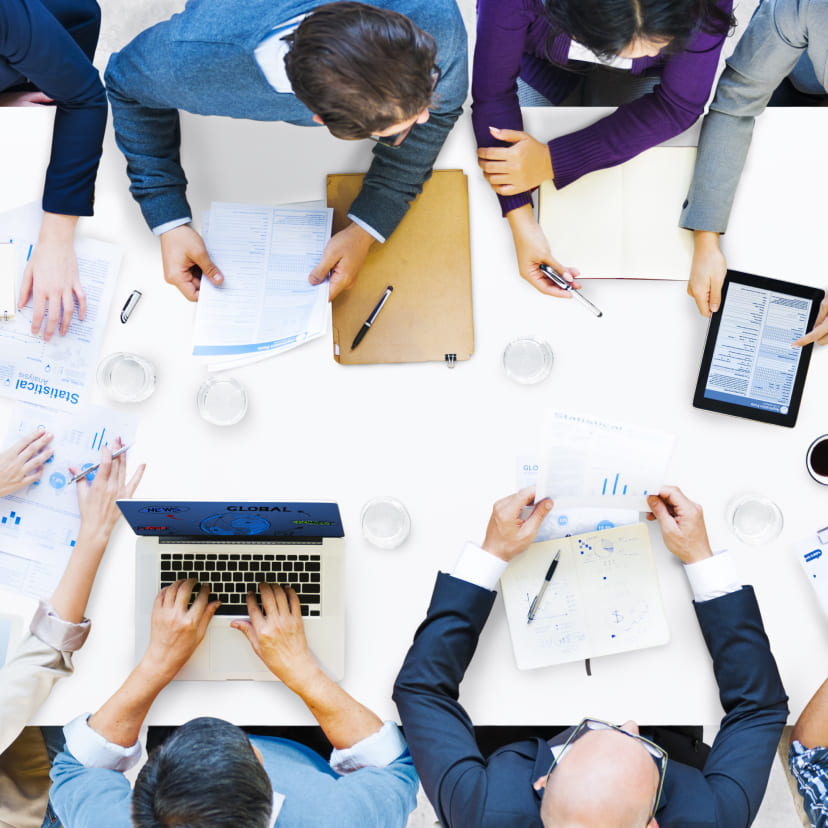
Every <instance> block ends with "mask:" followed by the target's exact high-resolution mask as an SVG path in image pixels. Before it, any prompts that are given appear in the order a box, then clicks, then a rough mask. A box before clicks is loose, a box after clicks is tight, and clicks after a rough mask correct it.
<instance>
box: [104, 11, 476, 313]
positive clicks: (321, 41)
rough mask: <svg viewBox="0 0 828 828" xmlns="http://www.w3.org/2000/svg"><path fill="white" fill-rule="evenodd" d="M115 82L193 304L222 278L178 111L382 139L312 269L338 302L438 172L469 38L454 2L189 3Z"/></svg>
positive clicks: (129, 138) (119, 109) (140, 172)
mask: <svg viewBox="0 0 828 828" xmlns="http://www.w3.org/2000/svg"><path fill="white" fill-rule="evenodd" d="M105 80H106V85H107V89H108V92H109V98H110V102H111V105H112V113H113V119H114V123H115V136H116V140H117V142H118V146H119V147H120V148H121V150H122V151H123V153H124V155H126V157H127V172H128V174H129V177H130V180H131V188H130V189H131V191H132V194H133V196H134V197H135V199H136V200H137V201H138V203H139V204H140V206H141V210H142V212H143V214H144V218H145V219H146V221H147V224H149V226H150V228H151V229H152V231H153V232H154V233H155V234H156V235H159V236H160V237H161V251H162V258H163V262H164V277H165V279H166V280H167V281H168V282H170V283H171V284H174V285H176V287H178V289H179V290H180V291H181V292H182V293H183V294H184V295H185V296H186V297H187V298H188V299H190V300H196V299H197V298H198V290H199V285H200V279H201V276H202V275H203V276H206V277H207V278H208V279H209V280H210V281H211V282H213V283H214V284H220V283H221V281H222V278H223V277H222V274H221V273H219V271H218V268H216V266H215V265H214V264H213V262H212V261H210V257H209V255H208V254H207V251H206V249H205V247H204V242H203V241H202V239H201V237H200V236H199V235H198V233H196V232H195V230H193V229H192V227H191V225H190V222H191V219H192V211H191V210H190V207H189V205H188V203H187V199H186V193H185V191H186V183H187V182H186V178H185V176H184V171H183V170H182V168H181V164H180V160H179V144H180V131H179V122H178V111H177V110H179V109H183V110H185V111H187V112H193V113H196V114H201V115H227V116H230V117H233V118H249V119H254V120H259V121H285V122H287V123H291V124H296V125H300V126H315V125H324V126H327V127H328V129H329V130H330V132H331V133H332V134H333V135H335V136H336V137H338V138H344V139H346V140H350V139H360V138H373V139H374V140H375V141H376V146H375V148H374V158H373V161H372V163H371V167H370V169H369V170H368V173H367V175H366V176H365V181H364V183H363V187H362V191H361V192H360V194H359V195H358V196H357V198H356V200H355V201H354V203H353V204H352V205H351V209H350V212H349V214H348V217H349V218H350V219H351V224H349V225H348V226H347V227H346V228H345V229H344V230H342V231H340V232H339V233H337V234H336V235H334V237H333V238H332V239H331V241H330V242H329V243H328V246H327V247H326V248H325V251H324V253H323V255H322V259H321V261H320V262H319V264H318V265H317V266H316V267H315V268H314V269H313V271H312V272H311V274H310V281H311V283H313V284H318V283H319V282H322V281H323V280H324V279H325V278H326V277H327V276H328V275H330V298H331V299H333V298H334V297H335V296H336V295H337V294H338V293H339V292H340V291H341V290H343V289H345V288H348V287H350V286H351V285H352V284H353V282H354V280H355V279H356V277H357V274H358V273H359V270H360V267H361V266H362V264H363V262H364V261H365V257H366V256H367V254H368V250H369V248H370V246H371V245H372V244H373V243H374V242H375V241H380V242H384V241H385V240H386V239H387V238H388V236H390V235H391V233H393V232H394V230H395V228H396V227H397V225H398V224H399V223H400V221H401V220H402V218H403V216H404V215H405V213H406V211H407V209H408V205H409V203H410V202H411V201H412V200H413V199H414V198H415V197H416V196H417V194H418V193H419V192H420V191H421V189H422V185H423V182H424V181H425V180H426V179H427V178H428V177H429V176H430V175H431V168H432V166H433V164H434V161H435V159H436V157H437V154H438V152H439V151H440V148H441V147H442V145H443V142H444V141H445V139H446V136H447V135H448V133H449V131H450V130H451V127H452V125H453V124H454V122H455V121H456V120H457V118H458V117H459V115H460V112H461V111H462V105H463V101H464V100H465V97H466V92H467V89H468V69H467V47H466V31H465V27H464V25H463V21H462V18H461V16H460V13H459V11H458V9H457V6H456V3H455V0H374V2H373V3H372V4H371V5H367V4H363V3H352V2H340V3H328V4H324V5H323V3H322V2H320V0H244V2H241V0H233V1H232V2H227V0H190V2H189V3H188V4H187V7H186V8H185V10H184V11H183V12H181V13H180V14H177V15H174V16H173V17H172V18H171V19H170V20H168V21H166V22H163V23H159V24H157V25H156V26H153V27H152V28H150V29H147V30H146V31H144V32H142V33H141V34H139V35H138V37H136V38H135V39H134V40H133V41H132V42H131V43H129V44H128V45H127V46H126V47H124V48H123V49H122V50H121V51H120V52H117V53H116V54H114V55H113V56H112V58H111V59H110V61H109V66H108V67H107V71H106V76H105Z"/></svg>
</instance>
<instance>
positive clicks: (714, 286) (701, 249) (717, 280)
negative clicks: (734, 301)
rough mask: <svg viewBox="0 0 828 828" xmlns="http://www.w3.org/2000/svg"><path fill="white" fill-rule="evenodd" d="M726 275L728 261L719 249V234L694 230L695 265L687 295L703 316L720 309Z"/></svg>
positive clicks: (691, 267) (692, 267)
mask: <svg viewBox="0 0 828 828" xmlns="http://www.w3.org/2000/svg"><path fill="white" fill-rule="evenodd" d="M726 274H727V261H726V260H725V257H724V254H723V253H722V251H721V250H720V249H719V234H718V233H711V232H708V231H706V230H694V231H693V263H692V264H691V265H690V279H689V280H688V281H687V293H688V294H689V295H690V296H692V297H693V298H694V299H695V300H696V305H698V308H699V313H701V314H702V316H710V314H711V313H716V311H717V310H718V309H719V305H720V304H721V302H722V283H723V282H724V280H725V275H726Z"/></svg>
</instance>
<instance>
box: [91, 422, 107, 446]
mask: <svg viewBox="0 0 828 828" xmlns="http://www.w3.org/2000/svg"><path fill="white" fill-rule="evenodd" d="M104 434H106V429H105V428H102V429H101V431H100V436H99V432H97V431H96V432H95V436H94V437H93V438H92V448H93V449H94V450H95V451H100V450H101V449H102V448H103V446H104V445H105V443H104V441H103V438H104Z"/></svg>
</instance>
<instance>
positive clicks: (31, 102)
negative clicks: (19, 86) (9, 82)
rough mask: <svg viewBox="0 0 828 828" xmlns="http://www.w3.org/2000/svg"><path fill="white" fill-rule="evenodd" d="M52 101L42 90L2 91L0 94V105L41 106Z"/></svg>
mask: <svg viewBox="0 0 828 828" xmlns="http://www.w3.org/2000/svg"><path fill="white" fill-rule="evenodd" d="M50 103H54V101H53V100H52V98H50V97H49V96H48V95H44V94H43V93H42V92H4V93H3V94H2V95H0V106H42V105H43V104H50Z"/></svg>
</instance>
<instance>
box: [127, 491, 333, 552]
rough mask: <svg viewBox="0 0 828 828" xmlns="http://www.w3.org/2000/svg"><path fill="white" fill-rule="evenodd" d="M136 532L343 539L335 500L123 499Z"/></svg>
mask: <svg viewBox="0 0 828 828" xmlns="http://www.w3.org/2000/svg"><path fill="white" fill-rule="evenodd" d="M118 506H119V508H120V509H121V512H122V513H123V515H124V517H125V518H126V519H127V522H128V523H129V525H130V526H131V527H132V531H133V532H135V534H136V535H146V536H148V537H158V538H173V537H174V538H184V537H186V538H192V539H193V540H198V539H199V538H204V539H208V538H209V539H211V540H219V539H221V540H224V541H227V542H230V541H231V540H233V539H238V540H240V541H244V540H251V539H253V538H255V539H256V540H258V541H263V540H274V541H279V540H281V539H283V538H297V539H301V538H341V537H343V536H344V534H345V532H344V531H343V529H342V519H341V518H340V516H339V506H338V505H337V504H336V503H275V502H252V501H240V502H239V501H216V500H212V501H207V500H119V501H118Z"/></svg>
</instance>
